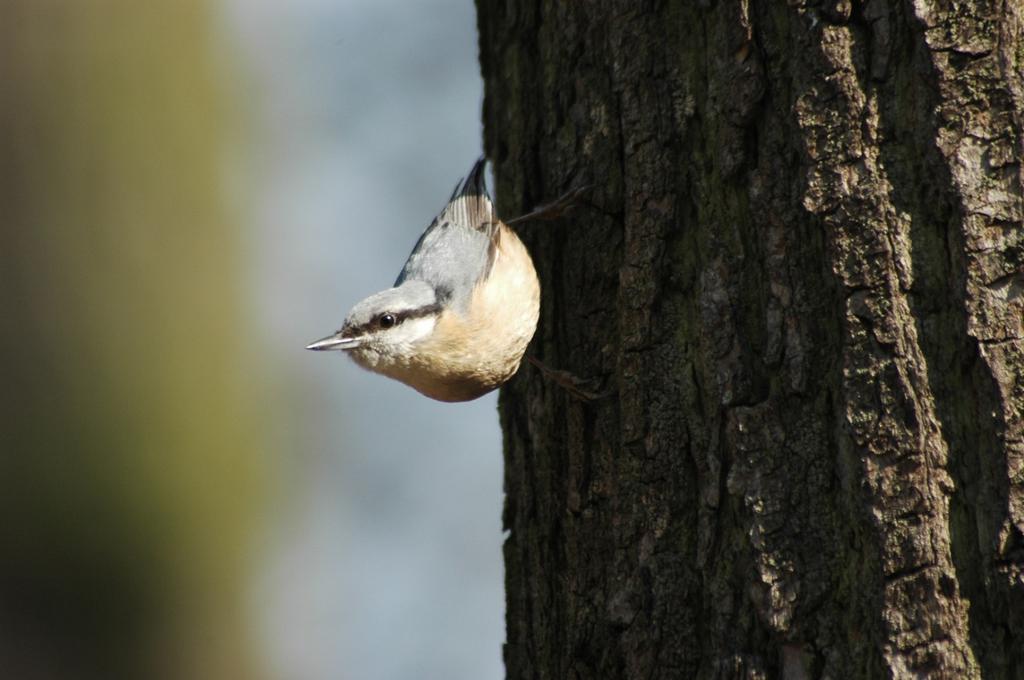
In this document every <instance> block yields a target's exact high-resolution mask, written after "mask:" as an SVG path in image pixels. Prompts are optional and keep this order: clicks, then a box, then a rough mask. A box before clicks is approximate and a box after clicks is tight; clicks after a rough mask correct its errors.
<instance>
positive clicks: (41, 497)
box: [0, 0, 265, 679]
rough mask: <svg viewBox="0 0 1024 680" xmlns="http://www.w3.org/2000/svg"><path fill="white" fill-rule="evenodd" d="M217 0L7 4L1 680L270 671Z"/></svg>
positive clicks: (257, 463) (2, 118) (1, 9)
mask: <svg viewBox="0 0 1024 680" xmlns="http://www.w3.org/2000/svg"><path fill="white" fill-rule="evenodd" d="M213 19H214V17H213V16H212V13H211V7H209V6H208V4H207V3H204V2H200V1H199V0H146V1H145V2H138V0H5V1H4V2H3V3H2V5H0V83H2V85H0V312H2V313H0V357H2V360H0V361H2V363H0V366H2V383H0V384H2V386H3V387H2V388H0V409H2V410H0V413H2V415H0V484H2V487H0V676H2V677H4V678H25V679H31V678H189V679H198V678H218V679H223V678H240V677H242V678H245V677H253V675H254V670H253V668H252V664H250V662H249V659H250V654H249V653H248V650H247V649H246V647H247V644H246V634H245V630H244V627H243V622H242V617H241V615H240V612H241V610H240V602H241V600H242V596H243V594H244V593H243V591H244V572H243V568H244V566H245V563H246V560H247V557H248V556H247V550H248V549H249V544H250V533H251V528H252V525H253V518H254V517H255V515H256V511H257V510H258V506H259V500H260V498H261V496H262V486H263V481H264V480H263V476H262V473H261V470H262V468H263V462H264V459H265V456H264V455H263V452H262V450H261V448H260V446H261V444H260V442H261V440H262V436H261V433H260V431H259V429H258V427H257V423H258V418H257V409H256V407H255V404H256V402H255V393H256V392H257V390H256V389H255V388H254V387H253V386H254V385H256V384H258V381H257V380H256V379H255V373H254V371H256V370H258V367H257V366H255V362H253V360H252V357H253V356H255V355H256V350H254V349H253V343H252V342H251V341H250V338H251V336H252V332H251V331H250V330H249V329H247V328H246V324H247V320H246V318H245V316H244V314H243V313H242V305H241V303H240V301H241V299H242V292H243V291H242V290H241V285H240V278H241V276H240V268H241V262H240V257H239V248H238V247H237V242H238V233H237V226H238V225H237V224H236V223H235V220H234V219H233V216H232V215H231V214H230V211H229V210H227V209H226V206H225V201H224V198H223V193H224V192H223V186H224V179H223V166H224V153H223V152H224V148H225V145H226V135H225V133H226V132H227V131H229V130H230V129H232V128H233V127H235V120H234V117H233V116H232V109H231V106H232V102H231V101H229V98H228V97H227V96H226V95H225V93H227V92H230V89H226V88H225V87H224V84H225V82H227V79H226V78H225V77H224V74H226V73H228V65H227V64H225V63H224V62H223V61H222V59H223V56H222V52H225V51H224V50H222V49H221V48H220V46H219V43H218V40H219V38H218V36H217V35H216V32H215V30H214V28H215V22H214V21H213Z"/></svg>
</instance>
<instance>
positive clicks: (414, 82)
mask: <svg viewBox="0 0 1024 680" xmlns="http://www.w3.org/2000/svg"><path fill="white" fill-rule="evenodd" d="M223 2H224V12H223V22H224V25H225V27H226V30H227V33H228V35H229V39H228V42H229V43H231V49H233V50H235V51H237V53H238V54H239V55H240V58H239V64H240V73H241V75H240V79H241V82H240V86H241V87H242V89H243V90H244V91H245V92H246V93H247V95H248V100H247V101H249V102H250V104H251V105H252V107H253V109H252V112H251V113H252V116H251V119H252V122H253V129H252V131H251V132H252V134H249V135H246V136H245V138H246V139H248V140H249V144H248V145H247V146H245V147H244V148H242V149H240V150H239V152H238V154H237V158H236V159H235V161H234V163H233V164H232V168H233V169H232V170H231V173H230V174H231V182H232V185H233V186H237V187H241V188H240V189H239V190H238V191H236V192H235V193H236V194H238V195H239V196H240V201H239V202H240V204H241V205H242V206H244V220H243V221H244V222H245V224H246V225H247V228H246V232H245V242H246V244H247V247H248V248H249V252H248V255H249V256H250V257H249V261H250V262H251V266H250V268H249V277H248V280H247V283H246V288H247V291H248V294H249V296H250V298H251V302H250V304H251V307H252V309H253V313H254V316H255V317H256V319H257V322H258V324H259V326H260V330H261V335H262V338H263V340H262V347H261V348H260V351H262V352H265V355H266V358H267V361H268V362H270V364H271V368H272V371H273V373H274V374H275V376H277V377H278V378H279V382H280V384H281V390H282V394H280V395H275V399H274V403H275V404H277V403H280V402H283V403H285V404H287V406H286V407H285V408H283V409H282V408H281V407H278V406H275V413H274V416H273V418H274V419H275V422H274V423H273V426H272V430H273V431H274V432H276V433H277V435H276V437H275V441H276V442H277V445H276V446H275V447H274V448H275V452H276V453H275V456H276V457H275V460H274V461H273V465H274V466H275V469H276V470H277V471H278V473H277V476H278V477H279V478H280V479H281V485H282V488H283V489H284V491H285V493H284V495H283V496H282V500H281V501H280V502H279V503H277V504H276V505H275V507H274V512H273V513H272V514H271V516H270V518H271V519H270V522H269V524H270V528H269V529H268V530H267V532H266V537H265V538H264V539H263V541H262V550H261V553H260V555H259V559H255V560H254V564H255V565H257V566H256V567H255V568H254V574H253V589H252V590H253V596H252V603H253V604H252V606H253V612H254V616H255V618H256V621H255V624H254V635H255V636H256V637H257V640H258V644H259V645H260V646H261V647H262V648H263V653H265V655H266V656H267V659H268V662H269V663H270V664H271V667H272V668H274V669H276V673H277V677H280V678H282V680H285V679H286V680H338V679H339V678H352V679H357V680H364V679H367V680H377V679H380V680H405V679H408V680H430V679H434V678H436V679H437V680H460V679H465V680H487V679H489V678H500V677H503V675H504V669H503V665H502V662H501V643H502V641H503V640H504V613H503V610H504V600H503V594H502V592H503V582H502V580H503V576H502V567H501V542H502V532H501V523H500V513H501V503H502V490H501V450H500V445H501V442H500V432H499V429H498V423H497V413H496V411H495V408H496V406H495V404H496V399H495V396H494V395H489V396H487V397H484V398H483V399H480V400H478V401H476V402H472V403H470V404H461V405H459V404H455V405H453V404H440V403H437V402H432V401H430V400H428V399H426V398H424V397H422V396H420V395H418V394H417V393H415V392H413V391H412V390H410V389H409V388H407V387H405V386H403V385H400V384H398V383H394V382H391V381H388V380H385V379H383V378H380V377H378V376H374V375H370V374H368V373H365V372H362V371H360V370H359V369H358V368H356V366H355V365H354V364H352V363H351V362H349V361H347V360H346V359H344V358H343V357H340V356H331V355H324V354H321V353H312V352H306V351H303V350H302V347H303V345H304V344H306V343H307V342H309V341H311V340H314V339H316V338H319V337H321V336H323V335H325V334H327V333H329V332H331V331H333V330H334V329H335V328H337V326H338V325H339V324H340V322H341V320H342V318H343V317H344V315H345V313H346V312H347V311H348V309H349V307H350V306H351V305H352V304H353V303H355V302H356V301H358V300H359V299H361V298H362V297H364V296H365V295H367V294H369V293H372V292H374V291H376V290H379V289H381V288H384V287H387V286H389V285H390V284H391V283H392V281H393V280H394V278H395V276H396V274H397V273H398V271H399V269H400V268H401V265H402V263H403V262H404V260H405V257H406V255H407V254H408V252H409V250H410V248H411V247H412V245H413V244H414V243H415V241H416V239H417V237H418V236H419V234H420V232H421V231H422V229H423V228H424V227H425V226H426V225H427V224H428V223H429V221H430V219H431V218H432V217H433V215H434V213H435V212H436V211H437V210H438V209H439V208H440V207H441V206H442V204H443V203H444V201H445V199H446V198H447V197H448V195H449V193H450V192H451V188H452V186H453V185H454V184H455V182H456V180H458V179H459V177H460V176H461V175H463V174H465V172H466V171H467V170H468V169H469V167H470V165H471V164H472V162H473V161H474V160H475V159H476V158H477V156H478V155H479V154H480V150H481V126H480V106H481V101H482V83H481V81H480V75H479V67H478V65H477V61H476V50H477V38H476V19H475V15H474V8H473V4H472V2H471V1H470V0H459V1H443V2H433V3H408V2H398V1H396V0H387V1H382V0H347V1H344V2H337V1H328V0H292V1H291V2H273V1H271V0H223Z"/></svg>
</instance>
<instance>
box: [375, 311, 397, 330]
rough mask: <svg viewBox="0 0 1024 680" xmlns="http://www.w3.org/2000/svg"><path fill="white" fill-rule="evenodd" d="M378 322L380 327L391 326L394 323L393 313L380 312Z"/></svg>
mask: <svg viewBox="0 0 1024 680" xmlns="http://www.w3.org/2000/svg"><path fill="white" fill-rule="evenodd" d="M379 323H380V327H381V328H391V327H392V326H394V325H395V315H394V314H381V315H380V319H379Z"/></svg>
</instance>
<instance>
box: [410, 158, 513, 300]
mask: <svg viewBox="0 0 1024 680" xmlns="http://www.w3.org/2000/svg"><path fill="white" fill-rule="evenodd" d="M483 169H484V159H482V158H481V159H480V160H479V161H477V163H476V164H475V165H474V166H473V169H472V170H471V171H470V173H469V175H468V176H467V177H466V179H465V181H464V182H462V184H461V185H459V186H457V187H456V190H455V192H454V194H453V195H452V197H451V199H450V200H449V201H448V204H447V205H446V206H445V208H444V210H442V211H441V214H440V215H438V216H437V218H435V219H434V221H433V222H432V223H431V225H430V226H429V227H428V228H427V230H426V231H424V232H423V235H422V236H420V240H419V241H418V242H417V243H416V246H415V247H414V248H413V251H412V253H411V254H410V255H409V259H408V260H407V261H406V263H405V266H404V267H403V268H402V271H401V273H400V274H399V275H398V279H397V280H396V281H395V285H396V286H399V285H401V284H402V283H403V282H405V281H407V280H417V281H424V282H426V283H428V284H430V285H431V286H433V287H434V289H435V290H436V291H437V296H438V298H439V299H444V298H450V300H451V302H450V305H451V306H452V307H454V308H455V309H456V310H459V311H465V310H466V309H467V307H468V305H469V301H470V296H471V295H472V291H473V288H474V287H475V286H476V284H477V282H479V281H480V280H481V278H483V277H484V276H486V275H487V274H488V273H489V272H490V267H491V265H492V263H493V261H494V252H495V250H494V249H495V239H496V236H497V224H498V223H497V218H496V217H495V216H494V207H493V205H492V204H491V199H490V196H488V195H487V187H486V185H485V183H484V176H483Z"/></svg>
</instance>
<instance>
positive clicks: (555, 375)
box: [526, 356, 612, 401]
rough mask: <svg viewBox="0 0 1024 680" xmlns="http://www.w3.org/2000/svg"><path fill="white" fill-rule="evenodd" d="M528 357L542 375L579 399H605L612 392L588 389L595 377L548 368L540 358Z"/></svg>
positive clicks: (592, 384)
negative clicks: (579, 375) (586, 378)
mask: <svg viewBox="0 0 1024 680" xmlns="http://www.w3.org/2000/svg"><path fill="white" fill-rule="evenodd" d="M526 358H527V359H529V361H530V363H531V364H533V365H534V366H536V367H537V369H538V370H539V371H540V372H541V375H543V376H544V377H545V378H547V379H548V380H550V381H551V382H553V383H555V384H556V385H558V386H559V387H561V388H562V389H564V390H565V391H566V392H568V393H569V396H571V397H573V398H574V399H578V400H579V401H595V400H597V399H604V398H605V397H607V396H609V395H610V394H611V393H612V391H611V390H608V391H605V392H593V391H592V390H591V389H588V388H592V387H593V386H594V383H595V382H597V380H596V379H595V378H591V379H588V380H584V379H583V378H579V377H577V376H575V375H573V374H572V373H570V372H569V371H560V370H557V369H554V368H548V367H547V366H545V365H544V364H543V363H541V362H540V360H539V359H535V358H533V357H531V356H527V357H526Z"/></svg>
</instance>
